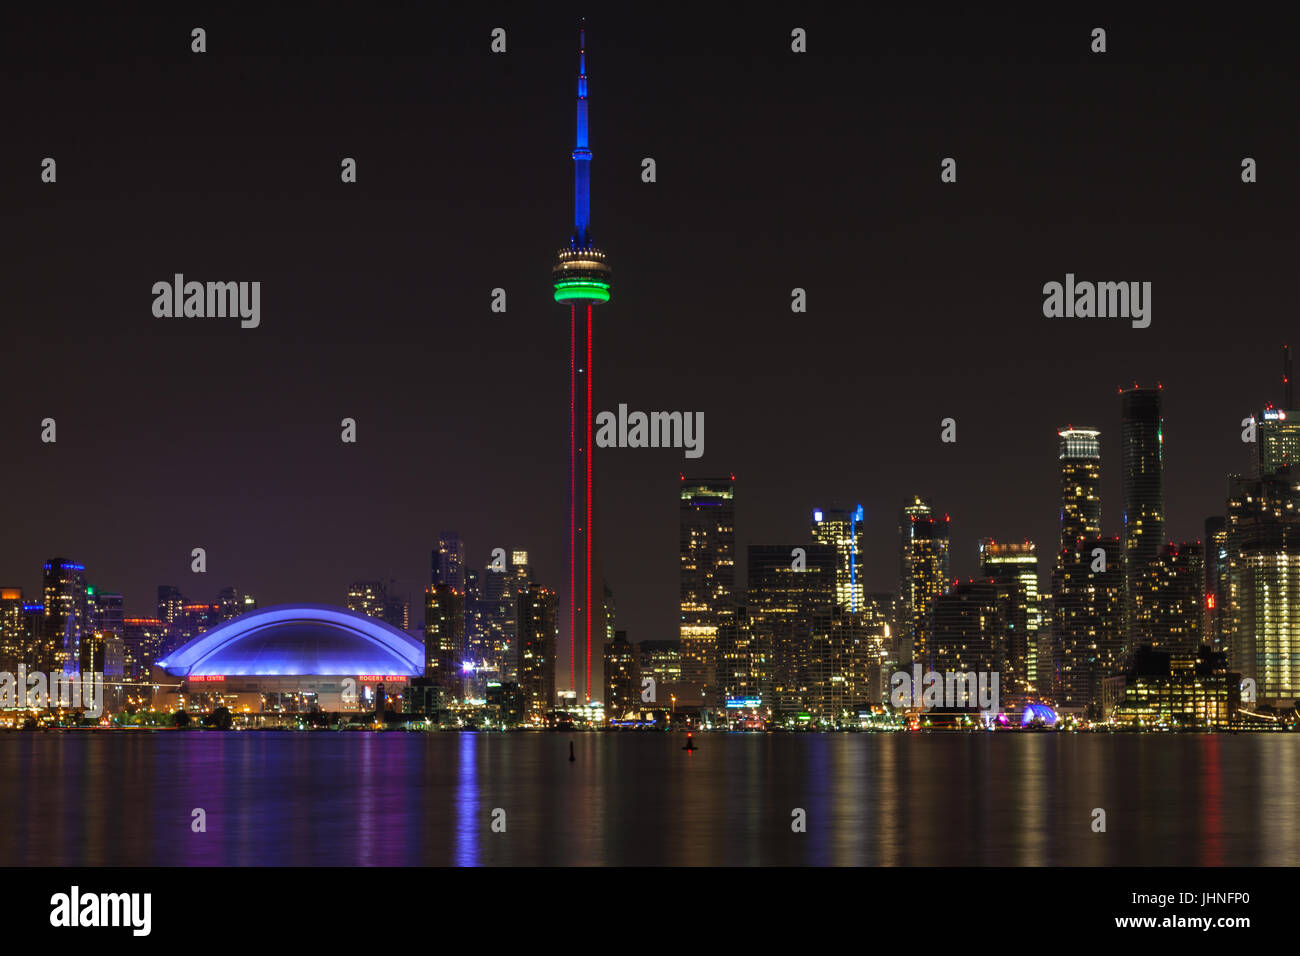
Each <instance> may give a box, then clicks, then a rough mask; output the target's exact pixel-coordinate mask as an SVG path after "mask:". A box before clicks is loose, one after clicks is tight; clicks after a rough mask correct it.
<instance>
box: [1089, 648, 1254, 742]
mask: <svg viewBox="0 0 1300 956" xmlns="http://www.w3.org/2000/svg"><path fill="white" fill-rule="evenodd" d="M1120 681H1122V683H1123V688H1124V698H1123V701H1122V702H1120V703H1119V705H1118V706H1117V707H1116V708H1115V712H1114V716H1115V719H1116V722H1117V723H1119V724H1122V725H1130V726H1132V725H1138V726H1145V727H1150V726H1152V725H1153V724H1157V723H1164V724H1169V725H1172V726H1175V727H1187V728H1203V729H1227V728H1228V727H1230V726H1232V724H1233V723H1234V722H1235V720H1236V716H1237V711H1238V709H1239V706H1240V703H1241V675H1240V674H1236V673H1233V672H1232V671H1230V670H1229V669H1228V662H1227V655H1225V654H1223V653H1220V652H1218V651H1213V650H1211V649H1210V648H1209V647H1208V646H1206V647H1200V648H1198V649H1197V651H1196V653H1194V654H1191V655H1185V654H1182V655H1180V654H1177V653H1171V652H1170V651H1162V650H1157V649H1155V648H1152V647H1146V646H1143V647H1139V648H1138V649H1137V650H1136V651H1135V653H1134V655H1133V664H1132V666H1131V667H1130V668H1129V670H1128V672H1127V674H1126V675H1125V676H1124V677H1123V678H1120ZM1107 716H1110V715H1109V714H1107Z"/></svg>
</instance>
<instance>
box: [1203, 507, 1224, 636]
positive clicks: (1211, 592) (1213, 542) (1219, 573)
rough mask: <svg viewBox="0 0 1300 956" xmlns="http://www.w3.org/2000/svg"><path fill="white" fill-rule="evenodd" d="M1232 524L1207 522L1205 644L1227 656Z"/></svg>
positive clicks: (1221, 520) (1215, 520)
mask: <svg viewBox="0 0 1300 956" xmlns="http://www.w3.org/2000/svg"><path fill="white" fill-rule="evenodd" d="M1227 620H1228V523H1227V520H1226V519H1225V518H1223V517H1222V516H1221V515H1216V516H1215V517H1212V518H1206V519H1205V623H1204V625H1203V635H1202V638H1201V639H1202V641H1203V642H1204V643H1206V644H1208V645H1210V647H1211V648H1213V649H1214V650H1216V651H1224V652H1225V653H1226V652H1227V649H1228V643H1227V636H1228V627H1227Z"/></svg>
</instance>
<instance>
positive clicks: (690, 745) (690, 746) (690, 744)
mask: <svg viewBox="0 0 1300 956" xmlns="http://www.w3.org/2000/svg"><path fill="white" fill-rule="evenodd" d="M682 749H683V750H695V749H696V748H695V739H694V738H693V737H692V736H691V734H690V732H689V731H687V734H686V746H685V747H683V748H682Z"/></svg>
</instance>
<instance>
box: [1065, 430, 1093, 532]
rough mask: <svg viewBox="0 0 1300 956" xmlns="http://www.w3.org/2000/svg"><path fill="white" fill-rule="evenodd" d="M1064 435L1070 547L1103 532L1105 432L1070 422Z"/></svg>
mask: <svg viewBox="0 0 1300 956" xmlns="http://www.w3.org/2000/svg"><path fill="white" fill-rule="evenodd" d="M1056 434H1057V435H1058V436H1059V437H1060V445H1059V453H1058V454H1059V457H1060V468H1061V514H1060V523H1061V546H1060V548H1059V549H1058V551H1069V550H1072V549H1073V548H1074V545H1075V542H1077V541H1078V540H1079V539H1080V538H1097V537H1100V536H1101V432H1100V431H1098V430H1097V429H1095V428H1075V427H1073V426H1066V427H1065V428H1061V429H1058V430H1057V433H1056Z"/></svg>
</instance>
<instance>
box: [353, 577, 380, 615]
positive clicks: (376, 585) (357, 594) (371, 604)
mask: <svg viewBox="0 0 1300 956" xmlns="http://www.w3.org/2000/svg"><path fill="white" fill-rule="evenodd" d="M387 601H388V592H387V589H385V587H384V582H383V581H353V582H352V584H351V586H350V587H349V588H348V600H347V609H348V610H349V611H354V612H355V613H357V614H364V615H366V617H377V618H379V619H380V620H383V617H384V610H385V606H386V604H387Z"/></svg>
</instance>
